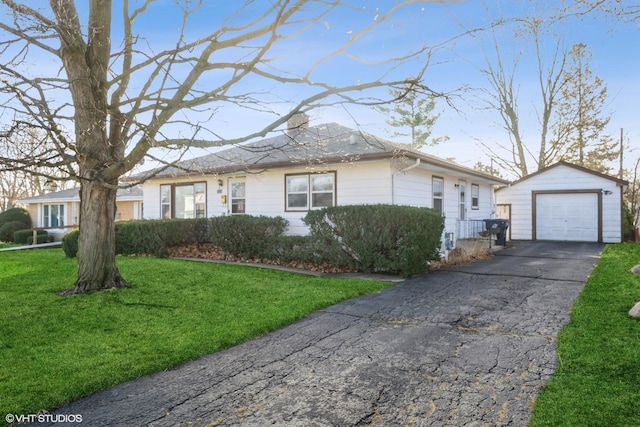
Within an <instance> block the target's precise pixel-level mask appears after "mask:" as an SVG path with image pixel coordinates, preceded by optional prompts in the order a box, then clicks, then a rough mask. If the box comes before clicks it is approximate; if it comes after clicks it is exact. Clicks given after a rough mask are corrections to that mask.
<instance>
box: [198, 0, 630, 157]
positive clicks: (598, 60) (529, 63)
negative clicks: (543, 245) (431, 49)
mask: <svg viewBox="0 0 640 427" xmlns="http://www.w3.org/2000/svg"><path fill="white" fill-rule="evenodd" d="M354 3H358V2H354ZM360 3H362V4H363V6H362V9H363V10H366V11H367V12H371V13H373V12H374V11H375V10H376V4H380V5H383V6H384V5H388V4H389V3H390V2H388V1H387V2H384V1H377V2H376V1H362V2H360ZM544 3H545V2H542V1H540V2H531V1H514V0H505V1H501V0H495V1H487V2H481V1H462V2H451V3H447V2H442V3H430V4H419V5H414V6H412V7H411V8H409V9H407V10H405V11H402V12H400V13H398V14H397V16H395V17H394V19H392V20H390V21H389V22H387V23H385V24H384V25H382V26H381V27H378V28H377V29H376V30H375V31H374V32H372V33H371V34H370V35H369V36H367V37H366V39H365V40H363V41H364V42H365V43H361V44H359V45H358V47H357V49H356V50H354V53H357V54H359V55H362V56H364V57H366V58H369V59H376V58H382V57H388V56H393V55H394V54H395V53H396V52H403V51H406V50H407V49H412V48H413V49H416V48H418V47H419V46H421V45H423V44H427V45H430V46H438V45H441V47H440V48H438V49H437V51H436V52H435V53H434V55H433V57H432V58H431V65H430V66H429V68H428V70H427V73H426V74H425V78H426V80H425V83H426V84H427V85H429V86H430V87H432V88H433V89H434V90H436V91H443V92H446V91H453V90H456V89H458V88H461V87H463V86H466V87H469V88H472V89H474V90H470V91H468V92H465V93H464V94H463V95H462V96H461V97H460V98H455V107H456V108H457V109H458V110H457V111H456V110H455V109H453V108H451V107H449V106H447V105H446V103H444V102H440V103H439V104H438V106H437V111H439V112H440V114H441V116H440V119H439V120H438V122H437V124H436V125H435V127H434V129H433V136H443V135H446V136H449V137H450V140H449V141H448V142H446V143H444V144H442V145H439V146H436V147H426V148H424V151H427V152H429V153H431V154H434V155H438V156H441V157H446V158H454V159H455V160H456V161H457V162H459V163H461V164H464V165H467V166H473V165H474V164H475V163H476V162H477V161H482V162H483V163H485V164H489V163H490V161H491V160H490V158H489V156H488V155H487V153H485V150H483V149H482V148H481V143H482V144H487V145H490V146H495V145H496V144H500V143H508V135H507V133H506V131H504V129H503V128H502V123H501V122H500V118H499V116H498V115H497V113H496V112H495V111H491V110H486V109H485V108H484V107H486V104H484V103H483V101H482V97H483V95H481V92H480V90H479V89H482V88H486V87H487V81H486V77H485V76H484V75H483V74H482V73H481V72H480V69H481V68H484V67H486V59H485V58H486V54H485V52H491V50H492V49H493V46H492V42H491V37H490V36H491V33H490V32H479V33H477V34H475V36H474V37H462V38H459V39H457V40H455V41H449V42H447V40H449V39H450V38H451V37H454V36H456V35H459V34H460V33H462V32H463V31H464V28H466V29H475V28H481V27H485V26H487V25H488V24H489V23H490V22H492V20H495V19H497V18H499V17H513V16H521V15H523V14H525V15H532V14H535V15H540V16H545V14H546V13H547V12H548V11H550V10H551V9H550V7H549V5H551V7H552V6H557V5H558V4H559V2H558V1H549V2H547V3H548V5H547V6H546V7H543V5H544ZM212 9H213V8H212ZM380 10H381V11H382V10H384V9H383V8H382V7H381V8H380ZM216 11H217V16H220V13H221V11H220V9H219V8H216ZM371 18H372V14H366V13H357V14H356V13H353V14H344V15H342V16H341V15H330V16H327V17H326V19H324V20H323V21H322V23H319V24H318V25H316V26H315V27H313V28H311V29H309V30H308V31H307V32H306V33H305V34H303V35H301V36H300V37H298V38H296V39H295V40H293V41H291V42H288V43H289V44H287V45H286V46H283V48H282V50H281V51H280V53H281V55H282V56H280V57H279V58H278V66H279V67H283V68H290V69H291V70H295V69H299V70H302V69H304V68H305V67H306V66H307V65H308V64H310V63H312V62H313V61H315V60H316V59H317V58H318V57H320V56H322V55H323V54H324V53H326V51H327V50H326V49H327V47H328V46H332V43H335V42H338V41H342V40H346V39H347V37H348V36H349V35H350V34H352V33H353V31H354V30H356V29H357V28H358V26H359V25H362V24H363V23H367V22H368V20H370V19H371ZM237 19H238V20H241V19H243V18H242V17H241V16H239V17H238V18H237ZM320 24H322V25H320ZM194 31H195V28H194ZM513 31H514V27H513V26H510V27H505V28H498V29H497V30H496V33H495V34H496V37H497V38H498V40H499V44H500V48H501V50H502V51H503V52H505V55H507V57H508V55H509V53H513V52H523V56H522V58H521V59H520V64H519V67H518V69H517V73H516V75H517V77H516V82H517V84H518V88H519V89H518V91H519V110H520V118H521V124H522V128H523V137H524V140H525V141H530V142H531V143H533V144H534V147H535V143H537V142H538V138H539V137H538V135H539V129H540V128H539V125H538V124H537V116H536V114H537V113H536V112H537V107H536V106H537V105H540V101H539V99H538V98H537V97H538V90H537V86H536V85H537V73H536V72H535V63H534V62H533V57H532V54H533V51H532V50H531V43H530V41H529V40H525V39H523V38H518V37H514V35H513V34H514V33H513ZM552 31H554V32H555V34H556V36H555V37H549V38H548V39H547V41H545V43H546V44H547V45H548V46H550V47H553V46H555V40H556V38H558V37H560V36H561V37H563V38H564V43H565V45H566V46H567V48H568V47H570V46H571V45H573V44H574V43H585V44H587V45H588V46H589V47H590V48H591V51H592V56H593V63H592V64H590V67H591V69H592V71H593V72H594V74H595V75H597V76H598V77H600V78H602V79H603V80H604V81H605V83H606V85H607V87H608V93H609V105H608V107H607V108H608V110H609V111H610V112H611V115H612V118H611V122H610V126H609V129H608V133H610V134H611V135H612V136H613V138H614V139H616V140H618V139H619V134H620V128H624V136H625V143H626V145H628V146H629V149H628V150H627V152H626V161H625V165H626V166H627V167H631V166H632V165H633V164H634V163H635V160H637V158H638V157H639V156H640V150H636V151H633V148H634V147H639V148H640V120H638V116H639V115H640V114H639V113H640V111H639V110H640V107H638V99H640V80H639V74H640V55H638V54H637V52H638V48H639V47H640V27H639V24H638V23H636V24H632V23H631V24H624V23H621V22H618V21H616V20H614V19H612V18H610V17H609V18H606V17H603V16H594V17H592V18H591V17H588V18H585V19H582V20H577V19H574V20H570V21H564V22H563V23H561V24H558V25H556V26H554V28H553V29H552ZM421 61H422V62H421ZM423 63H424V61H423V59H421V60H420V61H414V62H408V63H406V64H404V65H402V66H400V67H399V68H398V69H397V70H395V73H396V75H397V76H399V75H401V74H403V73H404V74H412V73H414V72H417V70H418V69H419V67H420V66H421V65H422V64H423ZM376 72H378V73H379V72H380V69H379V68H376V67H371V69H370V70H367V69H366V68H362V67H357V66H356V67H352V64H351V63H348V62H346V61H344V60H343V59H342V58H336V59H333V60H331V61H329V62H328V63H327V64H325V65H324V66H322V67H321V68H320V69H319V70H318V71H317V73H316V74H314V76H315V77H316V78H317V79H319V80H324V81H327V82H330V83H336V84H339V83H343V82H349V81H352V80H353V79H363V80H366V79H367V78H374V76H376V74H374V73H376ZM271 90H273V91H280V92H278V98H280V99H281V100H282V105H280V106H278V107H276V110H277V109H278V108H281V109H286V108H287V105H291V104H292V103H293V99H295V98H296V94H295V93H287V91H288V90H287V88H282V87H280V88H276V87H275V86H274V87H273V88H272V89H271ZM295 90H298V89H297V88H296V89H295ZM294 92H295V91H294ZM287 100H291V102H289V103H288V102H287ZM231 115H232V116H234V117H229V116H228V115H227V114H225V113H224V112H223V111H221V112H220V114H219V115H218V117H217V118H215V119H214V121H217V123H218V124H219V125H220V126H221V127H225V126H226V127H228V129H229V130H231V129H246V126H240V127H238V126H237V124H236V123H237V122H236V119H238V120H239V121H240V122H244V123H247V122H246V120H247V119H249V120H256V121H258V122H259V121H260V120H261V119H260V118H259V117H257V116H256V117H253V116H252V114H251V113H248V114H247V115H246V116H244V115H240V116H238V115H236V114H235V112H232V114H231ZM311 120H312V124H319V123H323V122H332V121H335V122H338V123H341V124H343V125H345V126H349V127H356V126H360V127H361V128H362V129H363V130H365V131H367V132H370V133H373V134H375V135H378V136H381V137H390V136H391V134H392V133H393V132H394V131H396V129H393V128H390V127H389V126H388V125H386V124H385V123H384V117H383V116H381V115H380V114H379V113H377V112H376V111H375V110H373V109H371V108H365V107H357V106H346V107H336V108H330V107H326V108H321V109H319V110H315V111H313V112H312V113H311ZM231 133H233V132H231ZM534 150H535V148H534Z"/></svg>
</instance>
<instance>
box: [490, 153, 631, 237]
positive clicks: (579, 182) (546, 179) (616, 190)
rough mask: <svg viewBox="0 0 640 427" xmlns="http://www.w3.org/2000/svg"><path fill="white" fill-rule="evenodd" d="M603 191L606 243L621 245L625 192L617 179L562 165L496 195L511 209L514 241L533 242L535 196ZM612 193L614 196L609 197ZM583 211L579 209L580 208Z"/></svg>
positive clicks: (502, 190)
mask: <svg viewBox="0 0 640 427" xmlns="http://www.w3.org/2000/svg"><path fill="white" fill-rule="evenodd" d="M576 190H597V191H599V192H600V191H602V240H603V242H605V243H610V242H620V241H621V240H622V236H621V232H622V228H621V206H622V203H621V197H622V196H621V194H622V188H621V187H620V186H619V185H618V184H617V182H616V181H615V180H614V179H608V178H605V177H602V176H599V175H597V174H592V173H589V172H585V171H582V170H579V169H576V168H573V167H570V166H566V165H558V166H555V167H551V168H549V169H547V170H545V171H543V172H541V173H540V174H538V175H534V176H531V177H530V178H527V179H524V180H522V181H520V182H518V183H515V184H513V185H512V186H510V187H506V188H503V189H500V190H499V191H498V192H497V193H496V197H497V203H498V204H510V205H511V225H510V228H511V238H512V239H514V240H531V239H532V238H533V221H532V215H533V214H532V209H533V206H532V200H533V193H534V192H545V191H567V192H570V191H576ZM605 192H611V194H605ZM576 209H579V207H576Z"/></svg>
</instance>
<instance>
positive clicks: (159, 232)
mask: <svg viewBox="0 0 640 427" xmlns="http://www.w3.org/2000/svg"><path fill="white" fill-rule="evenodd" d="M199 222H202V221H200V220H195V219H160V220H137V221H121V222H116V224H115V232H116V254H118V255H154V256H158V257H164V256H166V255H167V251H168V248H170V247H172V246H180V245H184V244H189V243H194V242H196V241H197V240H196V239H197V235H196V233H195V231H194V230H195V229H196V227H197V224H198V223H199ZM62 250H63V251H64V253H65V254H66V255H67V257H69V258H74V257H75V256H77V254H78V230H74V231H72V232H69V233H67V234H65V235H64V237H63V238H62Z"/></svg>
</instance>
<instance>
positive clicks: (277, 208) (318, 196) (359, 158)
mask: <svg viewBox="0 0 640 427" xmlns="http://www.w3.org/2000/svg"><path fill="white" fill-rule="evenodd" d="M306 123H307V122H306V121H303V124H302V125H301V126H297V127H296V126H291V125H290V128H289V130H288V131H286V132H283V133H282V134H280V135H278V136H275V137H272V138H266V139H262V140H259V141H257V142H253V143H250V144H247V145H243V146H234V147H232V148H229V149H227V150H224V151H220V152H217V153H214V154H210V155H207V156H203V157H199V158H196V159H192V160H188V161H182V162H180V163H179V164H177V165H176V166H175V167H171V168H169V169H166V170H163V171H161V172H158V173H156V174H154V175H153V177H151V178H149V179H148V180H146V181H145V182H144V184H143V188H144V208H145V209H144V217H145V218H147V219H159V218H196V217H202V218H208V217H214V216H220V215H237V214H250V215H266V216H282V217H284V218H285V219H287V220H288V221H289V228H288V233H289V234H306V233H307V232H308V230H307V228H306V227H305V225H304V223H303V221H302V218H303V217H304V216H305V214H306V213H307V211H309V210H310V209H319V208H322V207H326V206H332V205H357V204H394V205H410V206H420V207H429V208H434V209H437V210H439V211H440V212H442V214H443V215H444V216H445V218H446V220H445V228H446V230H445V231H446V232H448V233H453V234H449V235H448V236H447V237H449V238H450V237H452V236H455V237H457V236H458V235H459V234H460V233H463V234H467V233H468V232H467V229H466V227H460V225H461V224H462V225H464V224H467V221H469V220H476V223H479V224H483V223H482V220H483V219H485V218H490V217H492V216H495V209H496V205H495V199H494V190H495V188H496V187H497V186H502V185H505V184H507V183H508V182H507V181H505V180H503V179H501V178H497V177H494V176H491V175H488V174H485V173H482V172H480V171H477V170H474V169H470V168H467V167H464V166H460V165H458V164H456V163H453V162H449V161H447V160H444V159H441V158H438V157H434V156H430V155H428V154H425V153H423V152H420V151H417V150H412V149H409V148H407V147H406V146H404V145H400V144H395V143H392V142H390V141H387V140H384V139H380V138H377V137H375V136H373V135H369V134H366V133H363V132H360V131H357V130H353V129H349V128H347V127H344V126H341V125H338V124H335V123H331V124H324V125H318V126H312V127H309V126H308V125H307V124H306ZM155 172H157V171H155ZM143 177H144V175H142V174H141V175H138V176H136V177H133V178H137V179H140V178H143ZM472 222H473V221H472ZM459 229H460V232H458V230H459ZM477 231H478V230H474V231H473V232H474V233H477ZM461 237H466V236H464V235H463V236H461Z"/></svg>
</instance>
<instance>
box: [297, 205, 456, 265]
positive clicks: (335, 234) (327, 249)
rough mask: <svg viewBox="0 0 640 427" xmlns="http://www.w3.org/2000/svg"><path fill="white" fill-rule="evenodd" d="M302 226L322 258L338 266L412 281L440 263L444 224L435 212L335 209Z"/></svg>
mask: <svg viewBox="0 0 640 427" xmlns="http://www.w3.org/2000/svg"><path fill="white" fill-rule="evenodd" d="M304 222H305V224H307V225H308V226H309V227H310V229H311V237H312V238H313V239H314V240H315V241H316V242H317V243H318V244H319V246H318V248H320V250H324V257H325V258H326V259H327V260H328V261H329V262H331V263H332V264H334V265H343V264H344V265H347V266H349V267H351V268H354V269H357V270H359V271H363V272H368V273H371V272H389V273H399V274H401V275H402V276H403V277H410V276H412V275H414V274H418V273H421V272H423V271H425V270H426V269H427V268H428V262H429V261H433V260H438V259H439V258H440V254H439V248H440V239H441V236H442V231H443V229H444V219H443V218H442V216H441V215H440V213H439V212H438V211H435V210H433V209H428V208H418V207H410V206H394V205H361V206H335V207H329V208H325V209H321V210H317V211H309V213H308V214H307V215H306V216H305V218H304ZM322 248H324V249H322Z"/></svg>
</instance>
